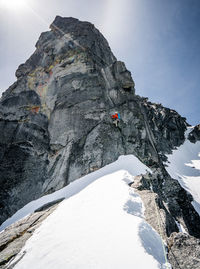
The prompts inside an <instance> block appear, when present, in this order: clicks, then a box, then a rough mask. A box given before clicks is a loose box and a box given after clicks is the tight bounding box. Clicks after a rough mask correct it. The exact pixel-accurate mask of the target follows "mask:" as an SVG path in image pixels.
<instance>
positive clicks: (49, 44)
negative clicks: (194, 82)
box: [0, 16, 187, 223]
mask: <svg viewBox="0 0 200 269" xmlns="http://www.w3.org/2000/svg"><path fill="white" fill-rule="evenodd" d="M16 76H17V78H18V80H17V81H16V82H15V83H14V84H13V85H12V86H11V87H10V88H9V89H8V90H7V91H6V92H5V93H4V94H3V97H2V98H1V100H0V130H1V132H0V133H1V135H0V149H1V151H0V152H1V154H0V159H1V164H2V165H1V168H0V180H1V186H3V188H1V190H0V201H1V205H0V206H1V207H0V208H1V214H0V216H1V217H0V222H1V223H2V222H3V221H4V220H5V219H6V218H7V217H9V216H10V215H12V214H13V213H14V212H16V210H18V209H19V208H20V207H22V206H24V205H25V204H27V203H28V202H29V201H31V200H33V199H36V198H39V197H40V196H42V195H44V194H46V193H50V192H53V191H55V190H58V189H60V188H62V187H63V186H65V185H67V184H68V183H69V182H71V181H73V180H75V179H77V178H79V177H81V176H83V175H86V174H88V173H90V172H92V171H94V170H95V169H98V168H101V167H103V166H104V165H106V164H109V163H111V162H113V161H115V160H116V159H117V158H118V157H119V156H120V155H122V154H134V155H136V156H137V157H138V158H139V159H140V160H141V161H143V162H144V163H145V164H147V165H148V166H150V167H152V168H154V167H155V168H156V167H160V166H162V159H163V158H164V157H163V156H164V153H166V152H169V151H170V150H171V149H172V148H173V147H175V146H178V145H180V144H181V143H182V142H183V141H184V131H185V129H186V125H187V124H186V121H185V119H184V118H182V117H181V116H180V115H178V113H176V112H175V111H173V110H170V109H168V108H164V107H162V106H161V105H158V104H152V103H150V102H148V101H147V99H146V98H141V97H139V96H137V95H135V89H134V81H133V80H132V77H131V74H130V72H129V71H128V70H127V69H126V67H125V64H124V63H123V62H120V61H117V60H116V58H115V56H114V55H113V54H112V52H111V50H110V47H109V45H108V43H107V41H106V40H105V38H104V37H103V36H102V34H101V33H100V32H99V31H98V30H97V29H96V28H95V27H94V26H93V25H92V24H90V23H88V22H80V21H79V20H77V19H73V18H61V17H59V16H57V17H56V19H55V20H54V22H53V23H52V25H51V31H49V32H45V33H42V34H41V36H40V38H39V40H38V42H37V44H36V51H35V52H34V53H33V55H32V56H31V57H30V58H29V59H28V60H27V61H26V62H25V63H24V64H22V65H20V66H19V68H18V69H17V71H16ZM115 111H117V112H119V113H120V114H121V118H122V120H121V121H120V123H119V126H118V127H117V128H116V127H115V126H114V125H113V122H112V119H111V114H112V113H114V112H115ZM24 190H26V191H24Z"/></svg>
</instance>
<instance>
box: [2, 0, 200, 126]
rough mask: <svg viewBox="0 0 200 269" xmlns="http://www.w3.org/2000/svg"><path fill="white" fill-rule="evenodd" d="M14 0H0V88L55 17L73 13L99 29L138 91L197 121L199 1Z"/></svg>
mask: <svg viewBox="0 0 200 269" xmlns="http://www.w3.org/2000/svg"><path fill="white" fill-rule="evenodd" d="M5 1H6V2H7V3H9V2H10V6H9V5H8V4H7V6H5V4H4V3H5ZM14 1H15V4H14V3H13V4H12V2H13V0H0V37H1V43H0V59H1V61H0V91H1V92H2V91H4V90H5V89H7V88H8V86H9V85H11V84H12V83H13V82H14V81H15V76H14V74H15V70H16V69H17V67H18V65H19V64H21V63H23V62H24V61H25V60H26V59H27V58H28V57H29V56H30V55H31V54H32V53H33V51H34V50H35V48H34V45H35V43H36V41H37V39H38V37H39V35H40V33H41V32H43V31H47V30H48V26H49V25H50V23H51V22H52V21H53V20H54V18H55V16H56V15H61V16H66V17H68V16H72V17H76V18H78V19H80V20H87V21H90V22H92V23H94V24H95V26H96V27H97V28H98V29H99V30H100V31H101V32H102V33H103V34H104V36H105V37H106V38H107V40H108V42H109V44H110V46H111V49H112V51H113V52H114V54H115V56H116V57H117V58H118V60H122V61H124V62H125V63H126V66H127V68H128V69H129V70H130V71H131V73H132V77H133V79H134V81H135V84H136V93H137V94H139V95H142V96H145V97H149V99H150V101H152V102H157V103H162V104H163V105H164V106H167V107H170V108H172V109H175V110H177V111H178V112H179V113H180V114H181V115H182V116H185V117H186V118H187V120H188V122H189V123H190V124H197V123H200V117H199V116H200V106H199V100H200V90H199V88H200V86H199V85H200V0H99V1H97V0H73V1H72V0H57V1H54V0H48V1H47V0H26V6H24V5H23V4H22V5H21V7H20V1H21V2H22V0H14ZM18 1H19V5H18V6H16V2H18ZM12 7H13V8H12Z"/></svg>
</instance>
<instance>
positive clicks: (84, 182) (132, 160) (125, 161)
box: [0, 155, 150, 232]
mask: <svg viewBox="0 0 200 269" xmlns="http://www.w3.org/2000/svg"><path fill="white" fill-rule="evenodd" d="M120 169H125V170H127V171H128V172H129V173H130V174H132V175H138V174H142V173H145V172H146V170H148V171H150V170H149V169H148V168H147V167H146V166H145V165H144V164H143V163H141V162H140V161H139V160H138V159H137V158H136V157H135V156H133V155H126V156H120V157H119V159H118V160H117V161H116V162H113V163H111V164H109V165H106V166H105V167H103V168H101V169H99V170H98V171H96V172H93V173H91V174H89V175H87V176H85V177H82V178H80V179H79V180H78V181H77V180H76V181H74V182H72V183H71V184H69V185H68V186H66V187H64V188H62V189H60V190H59V191H56V192H54V193H52V194H49V195H45V196H43V197H41V198H39V199H37V200H34V201H32V202H30V203H28V204H27V205H25V206H24V207H23V208H21V209H20V210H18V211H17V212H16V213H15V214H14V215H13V216H12V217H11V218H9V219H7V220H6V221H5V222H4V223H2V225H1V226H0V232H1V231H3V230H4V229H5V228H6V227H8V226H9V225H11V224H13V223H15V222H16V221H18V220H20V219H22V218H24V217H25V216H27V215H29V214H31V213H33V212H34V211H35V210H36V209H38V208H39V207H41V206H43V205H45V204H47V203H50V202H52V201H55V200H58V199H60V198H69V197H71V196H72V195H74V194H76V193H78V192H79V191H81V190H82V189H84V188H85V187H86V186H88V185H89V184H90V183H91V182H93V181H95V180H96V179H98V178H100V177H102V176H104V175H107V174H110V173H113V172H115V171H118V170H120Z"/></svg>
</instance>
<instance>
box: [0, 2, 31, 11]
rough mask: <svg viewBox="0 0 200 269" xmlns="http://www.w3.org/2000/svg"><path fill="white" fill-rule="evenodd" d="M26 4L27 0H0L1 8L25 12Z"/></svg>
mask: <svg viewBox="0 0 200 269" xmlns="http://www.w3.org/2000/svg"><path fill="white" fill-rule="evenodd" d="M26 2H27V1H26V0H0V8H4V9H10V10H23V9H25V8H26V5H27V4H26Z"/></svg>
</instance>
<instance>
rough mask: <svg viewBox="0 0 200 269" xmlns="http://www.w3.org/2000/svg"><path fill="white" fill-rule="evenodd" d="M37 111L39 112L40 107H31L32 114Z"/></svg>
mask: <svg viewBox="0 0 200 269" xmlns="http://www.w3.org/2000/svg"><path fill="white" fill-rule="evenodd" d="M39 110H40V107H39V106H32V107H31V111H32V112H33V113H38V112H39Z"/></svg>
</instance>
